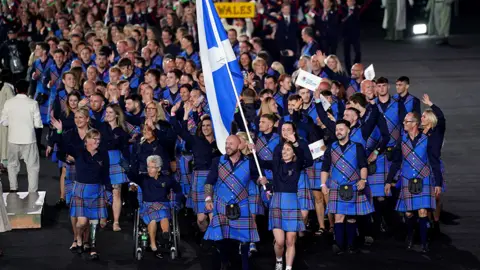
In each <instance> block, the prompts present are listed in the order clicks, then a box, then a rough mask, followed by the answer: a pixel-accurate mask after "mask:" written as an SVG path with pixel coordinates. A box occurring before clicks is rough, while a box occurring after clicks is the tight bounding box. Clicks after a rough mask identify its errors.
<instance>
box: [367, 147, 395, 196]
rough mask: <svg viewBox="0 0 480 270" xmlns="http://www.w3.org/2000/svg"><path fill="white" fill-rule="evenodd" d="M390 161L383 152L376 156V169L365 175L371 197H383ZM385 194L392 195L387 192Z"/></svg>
mask: <svg viewBox="0 0 480 270" xmlns="http://www.w3.org/2000/svg"><path fill="white" fill-rule="evenodd" d="M391 164H392V162H390V161H388V160H387V158H386V157H385V154H379V155H378V156H377V160H376V165H377V171H376V172H375V173H374V174H372V175H369V176H368V177H367V182H368V186H369V187H370V191H371V192H372V196H373V197H385V179H387V175H388V170H389V169H390V165H391ZM387 196H392V194H388V195H387Z"/></svg>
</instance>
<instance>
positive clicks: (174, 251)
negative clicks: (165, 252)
mask: <svg viewBox="0 0 480 270" xmlns="http://www.w3.org/2000/svg"><path fill="white" fill-rule="evenodd" d="M170 258H171V259H172V260H175V259H176V258H177V249H176V248H175V247H171V248H170Z"/></svg>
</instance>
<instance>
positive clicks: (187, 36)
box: [183, 35, 195, 45]
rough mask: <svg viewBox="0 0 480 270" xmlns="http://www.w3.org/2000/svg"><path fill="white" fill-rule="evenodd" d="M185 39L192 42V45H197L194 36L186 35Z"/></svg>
mask: <svg viewBox="0 0 480 270" xmlns="http://www.w3.org/2000/svg"><path fill="white" fill-rule="evenodd" d="M183 38H184V39H186V40H188V41H189V42H190V44H192V45H193V44H194V43H195V39H194V38H193V36H192V35H185V36H183Z"/></svg>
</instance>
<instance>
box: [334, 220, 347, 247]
mask: <svg viewBox="0 0 480 270" xmlns="http://www.w3.org/2000/svg"><path fill="white" fill-rule="evenodd" d="M333 228H334V230H335V242H337V245H338V247H339V248H343V245H344V243H345V237H344V235H345V230H344V228H345V225H344V224H343V223H335V225H334V226H333Z"/></svg>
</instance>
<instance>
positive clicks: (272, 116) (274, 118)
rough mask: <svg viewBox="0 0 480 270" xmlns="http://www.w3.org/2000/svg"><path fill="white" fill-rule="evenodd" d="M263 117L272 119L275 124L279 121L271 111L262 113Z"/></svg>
mask: <svg viewBox="0 0 480 270" xmlns="http://www.w3.org/2000/svg"><path fill="white" fill-rule="evenodd" d="M261 118H265V119H268V120H270V121H272V123H273V124H275V122H277V117H276V116H275V115H273V114H270V113H266V114H262V116H261Z"/></svg>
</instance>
